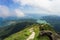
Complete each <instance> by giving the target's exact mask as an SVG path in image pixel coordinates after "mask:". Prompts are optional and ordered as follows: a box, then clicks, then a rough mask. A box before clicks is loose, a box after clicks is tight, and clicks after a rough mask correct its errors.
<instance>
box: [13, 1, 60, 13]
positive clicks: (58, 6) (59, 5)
mask: <svg viewBox="0 0 60 40" xmlns="http://www.w3.org/2000/svg"><path fill="white" fill-rule="evenodd" d="M13 1H14V2H15V3H19V4H20V5H22V6H25V5H30V6H33V7H38V8H42V9H45V11H47V12H52V13H54V12H55V13H60V0H13Z"/></svg>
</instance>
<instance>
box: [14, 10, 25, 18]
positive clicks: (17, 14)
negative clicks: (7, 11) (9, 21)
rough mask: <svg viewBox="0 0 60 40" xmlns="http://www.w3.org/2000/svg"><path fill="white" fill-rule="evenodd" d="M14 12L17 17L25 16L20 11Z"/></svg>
mask: <svg viewBox="0 0 60 40" xmlns="http://www.w3.org/2000/svg"><path fill="white" fill-rule="evenodd" d="M14 12H15V13H16V16H17V17H24V16H25V14H24V13H23V12H22V11H21V10H20V9H15V10H14Z"/></svg>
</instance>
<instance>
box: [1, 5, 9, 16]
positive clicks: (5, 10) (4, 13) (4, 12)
mask: <svg viewBox="0 0 60 40" xmlns="http://www.w3.org/2000/svg"><path fill="white" fill-rule="evenodd" d="M7 16H9V9H8V7H7V6H3V5H0V17H7Z"/></svg>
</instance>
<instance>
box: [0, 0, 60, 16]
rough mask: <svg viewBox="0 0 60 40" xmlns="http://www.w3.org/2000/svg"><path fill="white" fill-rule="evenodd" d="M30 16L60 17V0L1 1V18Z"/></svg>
mask: <svg viewBox="0 0 60 40" xmlns="http://www.w3.org/2000/svg"><path fill="white" fill-rule="evenodd" d="M26 13H28V14H44V15H45V14H46V15H58V16H60V0H0V17H7V16H17V17H24V16H26Z"/></svg>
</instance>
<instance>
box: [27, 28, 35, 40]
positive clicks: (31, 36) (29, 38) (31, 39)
mask: <svg viewBox="0 0 60 40" xmlns="http://www.w3.org/2000/svg"><path fill="white" fill-rule="evenodd" d="M30 32H32V34H31V35H30V36H29V37H28V38H27V39H26V40H33V39H34V37H35V32H34V31H33V28H31V29H30Z"/></svg>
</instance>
